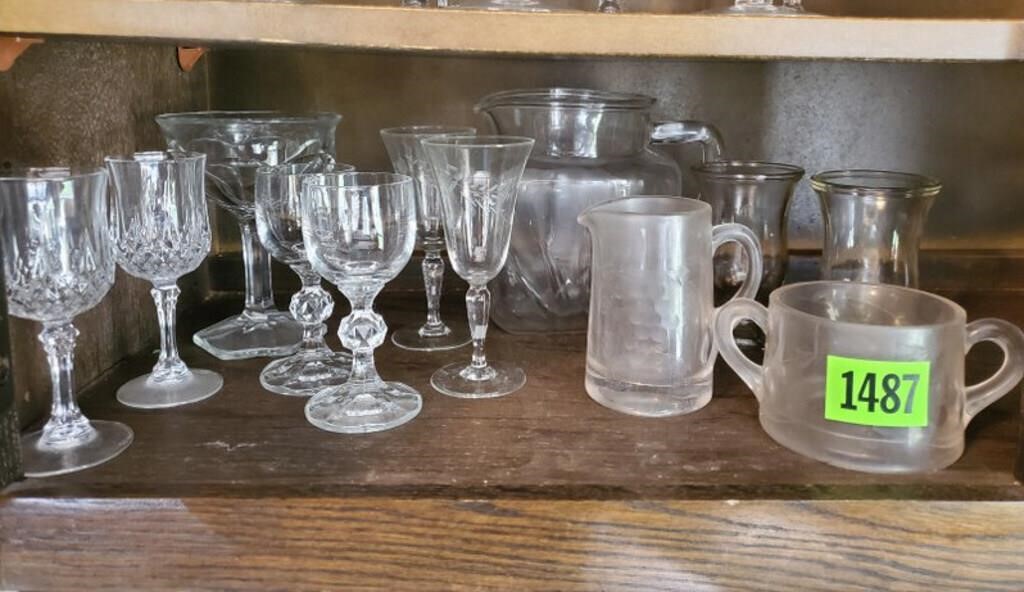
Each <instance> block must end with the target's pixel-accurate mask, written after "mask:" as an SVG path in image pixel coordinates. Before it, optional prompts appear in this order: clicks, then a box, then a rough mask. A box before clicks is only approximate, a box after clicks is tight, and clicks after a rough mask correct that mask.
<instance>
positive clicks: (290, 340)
mask: <svg viewBox="0 0 1024 592" xmlns="http://www.w3.org/2000/svg"><path fill="white" fill-rule="evenodd" d="M192 341H193V342H194V343H195V344H196V345H198V346H199V347H201V348H203V349H204V350H206V351H207V352H209V353H210V355H212V356H214V357H216V358H218V359H221V360H244V359H246V358H258V357H279V356H288V355H291V354H293V353H295V352H296V351H298V349H299V346H300V345H301V344H302V325H300V324H299V323H298V322H297V321H296V320H295V319H293V318H292V315H291V314H289V313H287V312H283V311H279V310H272V311H268V312H263V313H248V312H244V313H242V314H240V315H235V316H233V317H228V318H226V319H224V320H223V321H220V322H218V323H215V324H213V325H210V326H209V327H207V328H205V329H203V330H201V331H198V332H197V333H196V334H195V335H193V336H192Z"/></svg>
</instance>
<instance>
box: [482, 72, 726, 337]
mask: <svg viewBox="0 0 1024 592" xmlns="http://www.w3.org/2000/svg"><path fill="white" fill-rule="evenodd" d="M653 106H654V99H652V98H650V97H646V96H643V95H635V94H627V93H615V92H603V91H596V90H583V89H570V88H547V89H528V90H510V91H505V92H499V93H496V94H492V95H490V96H487V97H484V98H483V99H482V100H481V101H480V102H479V103H478V104H477V105H476V110H477V111H478V112H482V113H484V114H485V115H486V116H487V117H488V118H489V119H490V121H491V123H492V124H493V125H494V127H495V128H496V129H497V131H498V133H501V134H512V135H517V136H527V137H530V138H533V139H534V140H535V141H536V143H535V144H534V147H533V153H532V154H531V155H530V160H529V162H528V163H527V165H526V172H525V173H524V174H523V180H522V182H521V183H520V185H519V197H518V201H517V203H516V212H515V226H514V228H513V230H512V240H511V246H510V248H509V256H508V262H507V264H506V265H505V268H504V269H503V270H502V272H501V274H500V275H499V276H498V277H497V278H495V279H494V281H492V282H491V289H492V290H493V292H494V307H493V308H492V310H491V317H492V318H493V319H494V321H495V322H496V323H497V324H498V325H499V326H500V327H501V328H502V329H505V330H506V331H511V332H513V333H524V332H556V331H557V332H561V331H583V330H584V329H585V328H586V326H587V309H588V305H589V299H590V290H589V285H590V246H589V244H588V243H587V238H586V235H585V234H584V232H583V228H581V227H580V226H579V225H578V224H577V223H576V217H577V216H579V215H580V214H581V213H582V212H583V211H584V210H586V209H587V208H589V207H591V206H594V205H597V204H600V203H604V202H607V201H611V200H614V199H619V198H623V197H626V196H627V195H640V194H650V195H654V194H658V195H679V194H680V183H681V174H680V169H679V166H678V165H677V164H676V163H675V162H674V161H673V160H672V159H670V158H668V157H666V156H664V155H663V154H660V153H659V152H656V151H655V150H653V149H652V144H659V143H660V144H669V143H673V144H682V143H690V142H697V143H700V144H701V145H702V146H703V148H704V160H716V159H717V158H718V157H719V155H720V154H721V151H722V141H721V139H720V135H719V133H718V130H716V129H715V128H714V127H713V126H711V125H710V124H707V123H703V122H699V121H670V122H662V123H653V122H652V120H651V109H652V107H653Z"/></svg>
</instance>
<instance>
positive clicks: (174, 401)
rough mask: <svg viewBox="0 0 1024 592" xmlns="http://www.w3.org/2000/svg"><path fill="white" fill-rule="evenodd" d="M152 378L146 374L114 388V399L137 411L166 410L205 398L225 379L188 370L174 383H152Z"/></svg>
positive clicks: (210, 395)
mask: <svg viewBox="0 0 1024 592" xmlns="http://www.w3.org/2000/svg"><path fill="white" fill-rule="evenodd" d="M151 377H152V375H151V374H146V375H145V376H139V377H138V378H134V379H132V380H130V381H128V382H126V383H124V384H123V385H122V386H121V388H119V389H117V400H118V401H120V402H121V404H122V405H126V406H128V407H135V408H137V409H165V408H167V407H178V406H180V405H188V404H189V403H197V402H199V401H202V400H203V399H208V398H210V397H212V396H213V395H215V394H216V393H217V392H218V391H219V390H220V389H221V387H222V386H224V379H223V378H221V375H220V374H217V373H216V372H213V371H212V370H198V369H193V370H189V372H188V374H187V375H186V376H185V377H183V378H182V379H181V380H177V381H173V382H172V381H164V382H155V381H153V380H152V379H151Z"/></svg>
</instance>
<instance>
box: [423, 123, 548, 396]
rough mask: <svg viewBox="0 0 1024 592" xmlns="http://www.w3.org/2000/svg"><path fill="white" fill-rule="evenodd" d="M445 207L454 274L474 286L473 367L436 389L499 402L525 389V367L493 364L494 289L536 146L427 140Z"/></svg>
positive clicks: (456, 368) (510, 139)
mask: <svg viewBox="0 0 1024 592" xmlns="http://www.w3.org/2000/svg"><path fill="white" fill-rule="evenodd" d="M423 146H424V148H425V149H426V153H427V156H428V158H429V159H430V165H431V167H432V168H433V171H434V175H435V177H436V178H437V184H438V186H439V188H440V191H441V202H442V204H443V207H444V228H445V234H444V237H445V242H446V243H447V245H448V256H449V257H450V258H451V261H452V267H453V268H454V269H455V272H456V273H457V274H459V277H461V278H462V279H464V280H466V281H467V282H469V290H468V291H467V292H466V310H467V313H468V316H469V332H470V335H472V336H473V358H472V361H471V362H470V363H469V364H468V365H467V364H464V363H461V362H456V363H454V364H449V365H447V366H444V367H443V368H441V369H440V370H438V371H437V372H435V373H434V375H433V376H432V377H431V379H430V383H431V384H432V385H433V386H434V388H435V389H437V390H438V391H440V392H441V393H444V394H446V395H451V396H453V397H463V398H483V397H500V396H502V395H507V394H509V393H513V392H515V391H517V390H519V389H520V388H522V387H523V385H525V384H526V374H525V373H524V372H523V370H522V369H521V368H518V367H516V366H512V365H509V364H504V363H500V362H491V363H488V361H487V357H486V355H485V354H484V340H485V339H486V338H487V322H488V317H489V315H490V308H491V293H490V291H489V290H488V289H487V282H489V281H490V280H492V279H493V278H494V277H495V276H496V275H497V274H498V272H499V271H501V268H502V267H503V266H504V265H505V259H506V257H507V256H508V246H509V239H510V236H511V233H512V221H513V216H514V214H515V206H516V194H517V189H518V185H519V180H520V178H522V176H523V169H524V168H525V167H526V160H527V159H528V158H529V156H530V150H531V149H532V148H533V140H532V139H530V138H523V137H517V136H477V137H457V136H448V137H445V136H440V137H436V138H427V139H425V140H423Z"/></svg>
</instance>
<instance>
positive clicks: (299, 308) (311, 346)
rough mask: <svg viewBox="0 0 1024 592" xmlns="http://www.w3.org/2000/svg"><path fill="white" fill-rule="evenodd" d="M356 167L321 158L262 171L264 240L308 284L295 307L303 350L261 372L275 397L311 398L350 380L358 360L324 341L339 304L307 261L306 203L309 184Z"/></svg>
mask: <svg viewBox="0 0 1024 592" xmlns="http://www.w3.org/2000/svg"><path fill="white" fill-rule="evenodd" d="M354 169H355V167H353V166H352V165H348V164H341V163H335V162H334V161H333V159H332V158H330V157H329V156H327V155H321V156H318V157H316V158H314V159H313V160H311V161H309V162H306V163H303V164H283V165H276V166H264V167H261V168H260V169H259V170H258V171H257V172H256V230H257V232H258V233H259V237H260V242H261V243H263V246H264V247H266V249H267V251H269V252H270V254H271V256H273V257H274V258H275V259H277V260H278V261H280V262H282V263H284V264H285V265H288V266H289V267H291V268H292V271H294V272H295V273H296V274H297V275H298V276H299V279H300V280H301V281H302V288H301V289H300V290H299V291H298V292H296V293H295V294H294V295H293V296H292V301H291V305H290V306H289V310H290V311H291V313H292V316H293V317H295V320H297V321H299V323H301V324H302V347H301V348H300V349H299V351H298V352H296V353H295V354H293V355H291V356H289V357H287V358H282V359H279V360H274V361H273V362H270V363H269V364H267V366H266V367H265V368H264V369H263V371H262V372H260V384H261V385H262V386H263V388H265V389H267V390H268V391H270V392H272V393H278V394H282V395H293V396H304V397H308V396H310V395H314V394H316V393H318V392H320V391H321V390H323V389H325V388H327V387H329V386H336V385H340V384H344V382H345V381H346V380H348V377H349V369H350V367H351V366H352V356H350V355H349V354H348V353H346V352H336V351H332V350H331V348H329V347H328V346H327V342H326V341H324V335H325V334H326V333H327V326H326V325H325V324H324V322H325V321H326V320H327V319H328V318H329V317H330V316H331V312H332V311H333V310H334V300H333V299H332V298H331V295H330V294H329V293H328V292H327V290H324V289H323V288H322V287H321V286H320V276H319V274H317V272H316V271H315V270H314V269H313V266H312V265H311V264H310V262H309V259H308V258H307V257H306V249H305V246H304V244H303V242H302V211H301V205H300V204H301V201H302V199H301V198H302V184H303V182H304V181H306V180H310V179H313V178H318V179H321V180H322V179H323V177H324V175H323V173H331V172H338V173H341V172H346V171H352V170H354Z"/></svg>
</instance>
